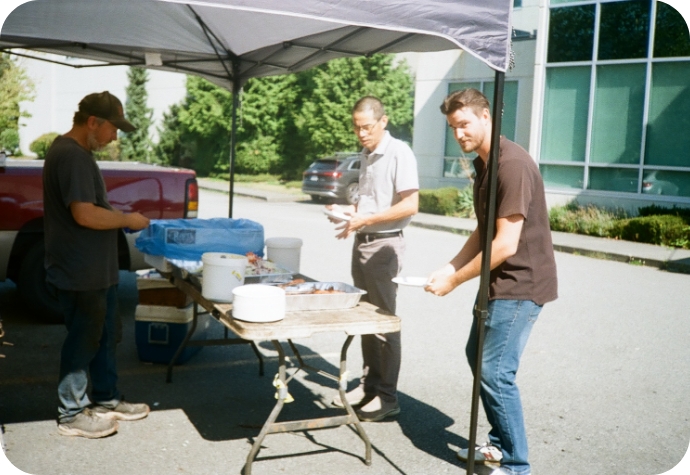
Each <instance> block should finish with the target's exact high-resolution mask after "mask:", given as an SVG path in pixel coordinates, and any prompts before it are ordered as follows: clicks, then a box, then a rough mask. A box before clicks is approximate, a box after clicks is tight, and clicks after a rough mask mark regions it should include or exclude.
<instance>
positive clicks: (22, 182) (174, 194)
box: [0, 158, 199, 322]
mask: <svg viewBox="0 0 690 475" xmlns="http://www.w3.org/2000/svg"><path fill="white" fill-rule="evenodd" d="M98 165H99V167H100V169H101V172H102V173H103V177H104V178H105V184H106V187H107V189H108V199H109V200H110V203H111V204H112V205H113V207H115V208H118V209H120V210H122V211H124V212H132V211H138V212H140V213H142V214H143V215H144V216H147V217H148V218H151V219H176V218H196V216H197V211H198V206H199V198H198V196H199V189H198V186H197V182H196V174H195V172H194V171H192V170H187V169H182V168H168V167H162V166H157V165H148V164H142V163H136V162H98ZM137 236H138V233H134V234H125V233H124V232H122V231H121V232H120V238H119V242H118V244H119V246H118V247H119V260H120V269H122V270H130V271H133V270H137V269H145V268H148V267H151V266H150V265H148V264H146V263H145V262H144V259H143V255H142V254H141V253H140V252H139V251H138V250H137V249H136V248H135V247H134V240H135V239H136V238H137ZM43 255H44V244H43V160H13V159H11V158H8V159H7V161H6V162H5V164H4V165H2V164H1V163H0V281H4V280H5V279H7V278H9V279H11V280H12V281H14V282H15V283H16V284H17V289H18V291H19V294H20V296H21V297H22V299H23V300H24V302H25V303H26V305H27V306H28V307H29V308H31V309H32V310H33V311H35V312H37V313H39V314H40V315H41V318H42V319H43V320H44V321H48V322H60V321H62V316H61V315H60V312H59V309H58V304H57V300H56V299H55V298H54V297H53V296H52V295H51V293H50V292H49V291H48V288H47V286H46V283H45V269H44V268H43Z"/></svg>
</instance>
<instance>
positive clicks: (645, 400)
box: [0, 180, 690, 475]
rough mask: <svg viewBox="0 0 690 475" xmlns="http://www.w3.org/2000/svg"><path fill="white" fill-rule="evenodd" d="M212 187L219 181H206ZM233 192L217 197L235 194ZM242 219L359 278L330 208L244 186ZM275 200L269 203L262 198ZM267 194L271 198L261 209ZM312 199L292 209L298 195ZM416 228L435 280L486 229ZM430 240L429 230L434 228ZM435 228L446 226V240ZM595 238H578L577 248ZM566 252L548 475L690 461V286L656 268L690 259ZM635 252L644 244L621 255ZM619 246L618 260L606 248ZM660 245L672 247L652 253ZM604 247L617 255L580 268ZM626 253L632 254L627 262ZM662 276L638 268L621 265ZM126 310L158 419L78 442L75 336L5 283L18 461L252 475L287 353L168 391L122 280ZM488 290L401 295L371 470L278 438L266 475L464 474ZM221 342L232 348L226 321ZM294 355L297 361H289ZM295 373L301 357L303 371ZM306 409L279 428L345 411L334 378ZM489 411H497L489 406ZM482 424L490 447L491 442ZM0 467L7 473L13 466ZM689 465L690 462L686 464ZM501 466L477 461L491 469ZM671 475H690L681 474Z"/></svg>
mask: <svg viewBox="0 0 690 475" xmlns="http://www.w3.org/2000/svg"><path fill="white" fill-rule="evenodd" d="M200 183H201V184H202V186H203V187H205V188H206V187H207V186H210V185H207V184H206V183H205V181H204V180H200ZM223 185H225V187H226V186H227V184H223V183H220V184H218V185H216V186H218V187H219V188H220V190H219V191H226V192H227V189H226V188H224V186H223ZM235 191H236V193H237V194H238V195H243V196H249V197H250V198H251V199H249V198H244V197H242V198H238V199H237V200H236V201H235V208H234V209H235V215H236V216H237V217H246V218H250V219H253V220H256V221H257V222H259V223H262V224H263V225H264V228H265V235H266V237H272V236H295V237H300V238H302V239H303V241H304V245H303V248H302V255H301V270H302V272H304V273H305V274H306V275H310V276H313V277H315V278H318V279H320V280H324V281H339V282H350V279H351V277H350V274H349V259H350V254H351V246H352V240H351V239H348V240H337V239H335V238H334V235H335V234H336V232H335V231H334V229H333V225H332V223H330V222H329V221H328V220H327V219H326V218H325V216H324V215H323V212H322V210H323V207H322V206H320V205H316V204H313V203H311V202H309V201H308V197H304V196H300V195H299V194H285V193H279V194H270V196H269V193H268V192H265V191H257V190H255V189H246V188H244V187H241V186H239V187H237V188H236V190H235ZM200 195H201V198H200V201H201V207H200V218H210V217H215V216H227V204H228V195H227V194H225V195H224V194H221V193H214V192H210V191H207V189H202V190H201V193H200ZM261 195H263V196H261ZM256 198H260V199H256ZM303 199H306V200H307V201H306V202H304V203H294V202H293V201H294V200H303ZM414 223H415V226H410V227H408V228H407V229H406V232H405V236H406V245H407V251H406V256H405V263H404V269H403V275H406V276H414V275H427V274H426V273H428V272H430V271H432V270H433V269H436V268H438V267H439V266H440V265H443V263H445V262H447V259H449V258H450V257H451V256H452V255H454V253H456V252H457V250H458V249H459V247H460V246H461V245H462V242H463V240H464V239H466V237H465V234H467V233H468V232H469V231H470V230H471V229H473V228H474V226H475V225H476V223H475V222H474V221H472V220H459V219H456V218H445V217H440V216H432V215H423V214H420V215H418V216H416V217H415V221H414ZM430 228H431V229H430ZM435 230H440V231H442V232H438V231H435ZM569 237H572V238H575V239H579V238H586V237H578V236H574V235H573V236H569V235H565V236H564V238H569ZM559 239H560V233H555V234H554V242H555V243H556V245H557V246H558V245H562V246H570V248H572V249H573V251H571V252H557V253H556V260H557V265H558V269H559V299H558V300H557V301H555V302H552V303H549V304H548V305H547V306H545V308H544V311H543V312H542V314H541V315H540V316H539V322H538V323H537V324H536V325H535V329H534V331H533V332H532V335H531V337H530V341H529V344H528V345H527V348H526V350H525V354H524V355H523V359H522V364H521V368H520V374H519V384H520V390H521V394H522V398H523V405H524V410H525V417H526V420H527V429H528V437H529V441H530V460H531V462H532V464H533V475H571V474H572V475H589V474H592V473H595V474H617V475H618V474H620V475H655V474H660V473H664V472H666V471H668V470H671V469H673V467H674V466H675V465H676V464H677V463H678V461H679V460H680V459H681V458H682V456H683V454H685V453H686V451H687V449H688V441H690V422H688V421H689V420H690V399H688V397H687V394H688V392H690V374H688V372H687V367H688V365H689V364H690V346H689V345H688V337H689V336H690V319H688V311H687V309H688V308H690V292H688V288H690V275H687V274H683V273H675V272H665V271H660V270H659V269H657V268H656V267H653V266H650V265H648V264H649V262H650V261H651V262H667V261H669V262H676V263H677V262H678V261H680V263H683V260H685V262H687V259H688V256H687V254H675V253H674V254H670V255H669V254H663V253H664V252H666V253H668V252H670V250H668V249H663V248H659V249H657V246H647V245H637V244H635V243H624V242H622V241H611V240H606V239H596V238H587V239H585V240H586V241H591V242H593V243H595V244H592V246H591V247H586V246H585V244H582V243H580V242H579V241H578V242H576V243H575V244H572V243H571V244H569V243H568V242H564V241H559ZM627 244H632V245H633V246H634V248H631V249H627V248H626V250H624V251H623V250H621V249H622V248H623V246H627ZM608 245H610V246H611V249H609V248H607V247H606V246H608ZM650 248H654V249H655V250H656V251H658V252H660V254H658V255H657V256H655V255H654V254H651V252H650V253H649V254H644V253H643V252H642V251H641V249H645V250H647V251H646V252H648V251H649V249H650ZM588 252H592V253H594V254H593V255H598V256H599V257H606V258H605V259H592V258H587V257H582V255H583V254H587V253H588ZM604 253H607V254H604ZM614 256H619V257H618V258H617V257H614ZM631 257H632V262H633V263H641V262H639V261H641V260H643V259H644V260H645V264H646V265H644V266H643V265H630V264H623V263H621V262H618V260H623V261H626V262H627V261H630V260H631ZM120 278H121V279H120V280H121V282H120V289H119V292H118V299H119V304H120V315H121V317H122V319H123V339H122V343H121V344H120V346H119V347H118V365H119V377H120V379H119V386H120V388H121V390H122V391H123V393H124V394H125V396H126V398H127V399H128V400H131V401H133V402H139V401H142V402H147V403H148V404H149V405H150V406H151V408H152V412H151V414H150V415H149V417H148V418H146V419H145V420H143V421H137V422H131V423H125V422H123V423H121V424H120V431H119V432H118V434H116V435H115V436H113V437H107V438H105V439H98V440H87V439H82V438H69V437H62V436H60V435H58V434H57V431H56V425H55V407H56V403H57V401H56V390H55V387H56V384H57V381H56V378H57V374H58V366H59V359H60V347H61V343H62V341H63V340H64V334H65V330H64V328H63V327H62V326H60V325H45V324H43V323H42V322H41V320H40V317H39V316H37V315H32V314H31V313H30V312H28V311H27V310H26V309H25V308H23V306H22V304H21V301H20V300H19V297H18V295H17V292H16V289H15V287H14V284H12V283H11V282H5V283H0V316H1V317H2V319H3V325H4V329H5V332H6V334H5V337H4V339H3V340H2V341H4V342H11V343H13V344H14V346H0V353H1V354H4V355H5V356H6V357H5V358H0V423H2V425H3V429H4V432H5V434H4V444H5V445H6V449H7V452H6V456H7V458H8V459H9V460H10V461H11V462H12V463H13V464H14V465H16V467H20V468H21V469H22V470H24V471H26V472H27V473H32V474H35V475H93V474H100V475H121V474H126V475H169V474H179V475H216V474H218V475H220V474H223V475H225V474H232V475H235V474H240V473H241V470H242V467H243V465H244V461H245V458H246V456H247V453H248V452H249V449H250V447H251V444H252V442H253V440H254V439H255V437H256V436H257V434H258V433H259V430H260V427H261V425H262V423H263V421H265V419H266V417H267V415H268V413H269V411H270V408H271V407H273V404H274V403H275V399H274V393H275V388H274V387H273V385H272V381H273V375H274V373H275V371H276V367H277V364H276V362H277V353H276V352H275V350H274V349H273V348H272V346H271V345H269V344H265V343H261V344H259V348H260V351H261V353H262V354H263V356H264V360H265V364H266V375H265V376H264V377H258V362H257V359H256V356H255V355H254V353H253V351H252V350H251V348H249V347H248V346H247V345H232V346H227V347H212V348H205V349H204V350H203V351H201V352H200V353H199V354H198V355H196V356H194V357H193V358H192V359H190V360H189V361H188V362H186V363H185V364H183V365H180V366H177V367H176V368H175V370H174V372H173V381H172V383H170V384H169V383H166V382H165V369H166V368H165V365H161V364H149V363H144V362H142V361H140V360H139V358H138V356H137V347H136V344H135V327H136V325H135V319H134V314H135V308H136V306H137V304H138V293H137V289H136V281H135V278H134V276H133V275H132V273H127V272H122V273H121V276H120ZM477 284H478V283H477V279H474V280H473V281H472V282H468V283H467V284H464V285H463V286H460V287H459V288H458V289H456V290H455V291H454V292H452V293H451V294H450V295H448V296H446V297H443V298H439V297H436V296H433V295H431V294H429V293H426V292H423V291H422V290H420V289H418V288H414V287H403V286H401V287H400V288H399V291H398V309H397V312H396V313H397V314H398V316H400V318H401V320H402V323H403V332H402V337H403V347H404V349H403V366H402V370H401V375H400V378H401V379H400V384H399V388H400V393H399V398H400V404H401V407H402V409H403V410H402V413H401V414H400V416H399V417H398V418H396V419H395V420H392V421H388V422H384V423H366V424H365V426H364V427H365V430H366V432H367V434H368V435H369V438H370V439H371V441H372V443H373V445H374V447H373V449H374V453H373V462H372V465H371V466H366V465H365V464H364V461H363V455H364V450H363V449H364V447H363V444H362V442H361V440H360V439H359V437H358V436H357V434H356V432H355V431H354V430H352V429H350V428H349V427H340V428H334V429H326V430H306V431H302V432H296V433H286V434H270V435H269V436H268V437H267V438H266V439H265V440H264V442H263V444H262V449H261V451H260V452H259V457H258V459H257V462H255V464H254V471H253V473H254V474H256V475H283V474H295V475H322V474H326V473H328V474H329V475H360V474H362V475H440V474H448V475H464V474H465V470H464V466H463V465H462V463H460V462H459V461H458V460H457V459H456V458H455V452H456V451H457V449H458V448H459V447H465V446H466V445H467V434H468V433H469V428H468V426H469V424H468V423H469V404H470V394H471V385H472V376H471V373H470V371H469V368H468V367H467V364H466V361H465V357H464V344H465V340H466V338H467V334H468V332H469V326H470V324H471V321H472V318H471V311H470V310H471V306H472V302H473V299H474V296H475V295H476V289H477V286H478V285H477ZM213 323H214V325H213V326H212V328H211V329H210V332H209V335H208V336H209V338H222V337H223V331H224V327H223V326H222V325H221V324H220V323H218V322H213ZM342 341H343V335H342V334H338V333H323V334H318V335H314V336H313V337H311V338H305V339H299V340H296V341H295V344H296V345H297V347H298V348H299V350H300V352H301V354H302V355H303V357H304V360H305V361H306V362H307V363H309V364H310V365H312V366H315V367H317V368H319V369H321V370H324V371H328V372H330V373H333V372H334V371H337V365H338V358H339V354H340V353H339V351H340V347H341V345H342ZM286 350H287V352H288V354H289V349H286ZM291 364H293V365H294V364H295V359H294V358H292V359H291ZM348 369H349V370H350V372H351V374H350V377H349V381H350V385H351V386H350V387H352V385H353V384H356V378H357V377H358V376H359V374H360V371H361V354H360V352H359V342H358V340H355V342H353V345H352V347H351V348H350V351H349V352H348ZM289 391H290V394H291V395H292V396H293V397H294V398H295V403H293V404H288V405H286V407H285V409H284V411H283V413H281V418H280V420H295V419H302V418H306V417H315V416H332V415H340V413H339V412H338V411H336V410H335V409H333V408H331V407H330V400H331V398H332V397H333V395H334V394H335V389H334V384H333V382H332V381H329V380H327V379H325V378H323V377H321V376H319V375H315V374H313V373H305V372H303V371H300V372H298V373H296V374H295V377H294V379H293V380H292V381H291V382H290V386H289ZM480 413H482V411H481V410H480ZM486 432H487V423H486V421H485V420H484V418H483V416H482V414H480V420H479V428H478V433H477V436H478V439H477V441H478V442H480V443H481V442H483V441H484V440H485V437H486ZM3 462H7V460H5V459H3V457H2V456H0V474H1V475H5V474H8V473H9V474H11V475H14V474H15V473H20V472H19V471H18V470H14V471H8V469H7V466H8V465H9V462H7V464H6V465H3ZM684 463H685V467H686V470H687V467H688V466H689V465H690V462H684ZM489 473H490V469H488V468H487V467H484V466H476V467H475V474H476V475H488V474H489ZM670 473H671V474H673V475H685V473H688V472H687V471H686V472H684V471H678V470H673V471H672V472H670Z"/></svg>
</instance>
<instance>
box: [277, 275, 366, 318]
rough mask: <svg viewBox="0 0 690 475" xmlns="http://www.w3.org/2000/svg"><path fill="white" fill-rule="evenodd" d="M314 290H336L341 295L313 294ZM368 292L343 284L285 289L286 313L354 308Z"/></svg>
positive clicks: (312, 285) (306, 283)
mask: <svg viewBox="0 0 690 475" xmlns="http://www.w3.org/2000/svg"><path fill="white" fill-rule="evenodd" d="M314 290H336V291H339V292H340V293H334V294H313V293H309V292H312V291H314ZM364 294H366V291H364V290H361V289H358V288H357V287H354V286H352V285H349V284H345V283H343V282H305V283H303V284H297V285H291V286H289V287H285V311H286V312H293V311H296V310H334V309H340V308H352V307H354V306H355V305H357V302H359V299H360V298H361V297H362V295H364Z"/></svg>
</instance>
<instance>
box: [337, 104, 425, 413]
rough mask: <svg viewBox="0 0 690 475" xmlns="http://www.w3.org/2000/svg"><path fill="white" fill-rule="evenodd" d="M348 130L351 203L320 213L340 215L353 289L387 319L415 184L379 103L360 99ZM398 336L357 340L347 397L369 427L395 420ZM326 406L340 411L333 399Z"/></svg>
mask: <svg viewBox="0 0 690 475" xmlns="http://www.w3.org/2000/svg"><path fill="white" fill-rule="evenodd" d="M352 124H353V127H354V131H355V134H356V135H357V138H358V139H359V142H360V143H361V144H362V147H363V149H362V152H361V155H362V161H361V163H362V164H361V168H360V171H359V202H358V203H357V204H356V205H351V206H347V207H340V206H338V205H330V206H327V208H329V209H331V210H333V211H339V212H341V213H342V214H345V215H346V216H347V217H348V218H349V219H347V220H343V221H339V220H337V219H335V218H329V219H331V220H332V221H334V222H339V226H338V228H337V229H338V230H339V234H338V235H337V236H336V237H337V238H338V239H345V238H347V237H348V236H350V235H351V234H354V235H355V242H354V247H353V251H352V278H353V280H354V285H355V286H356V287H358V288H360V289H363V290H366V291H367V294H366V295H365V298H367V299H368V300H369V301H370V302H371V303H372V304H374V305H376V306H377V307H379V308H381V309H383V310H385V311H387V312H389V313H391V314H395V299H396V294H397V284H395V283H393V282H392V281H391V279H393V278H394V277H396V276H397V275H398V274H399V273H400V269H401V267H402V260H403V255H404V252H405V241H404V239H403V234H402V230H403V228H404V227H405V226H407V224H408V223H409V222H410V220H411V219H412V216H413V215H414V214H416V213H417V209H418V205H419V178H418V175H417V160H416V159H415V156H414V154H413V153H412V150H411V149H410V147H409V146H408V145H407V144H406V143H405V142H403V141H401V140H398V139H395V138H393V137H392V136H391V135H390V133H389V132H388V131H387V130H386V125H387V124H388V117H387V116H386V114H385V111H384V108H383V104H382V103H381V101H380V100H379V99H377V98H375V97H372V96H366V97H363V98H361V99H360V100H359V101H357V103H356V104H355V106H354V107H353V109H352ZM400 357H401V346H400V332H395V333H387V334H377V335H362V358H363V375H362V378H361V381H360V384H359V386H357V387H356V388H355V389H353V390H352V391H350V392H348V393H347V400H348V402H349V403H350V404H351V405H352V406H353V407H357V408H358V410H357V415H358V416H359V418H360V420H362V421H369V422H377V421H381V420H383V419H386V418H387V417H392V416H396V415H398V414H399V413H400V406H399V405H398V397H397V385H398V375H399V373H400ZM333 405H335V406H338V407H342V405H343V403H342V401H341V400H340V397H338V396H336V397H335V398H334V400H333Z"/></svg>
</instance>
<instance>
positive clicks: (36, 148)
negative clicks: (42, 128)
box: [29, 132, 60, 160]
mask: <svg viewBox="0 0 690 475" xmlns="http://www.w3.org/2000/svg"><path fill="white" fill-rule="evenodd" d="M58 135H60V134H58V133H55V132H48V133H47V134H43V135H41V136H40V137H39V138H37V139H36V140H34V141H33V142H31V144H30V145H29V150H31V151H32V152H33V153H35V154H36V156H37V157H38V158H39V159H41V160H43V159H44V158H46V153H48V149H49V148H50V146H51V145H52V144H53V141H54V140H55V138H56V137H57V136H58Z"/></svg>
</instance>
